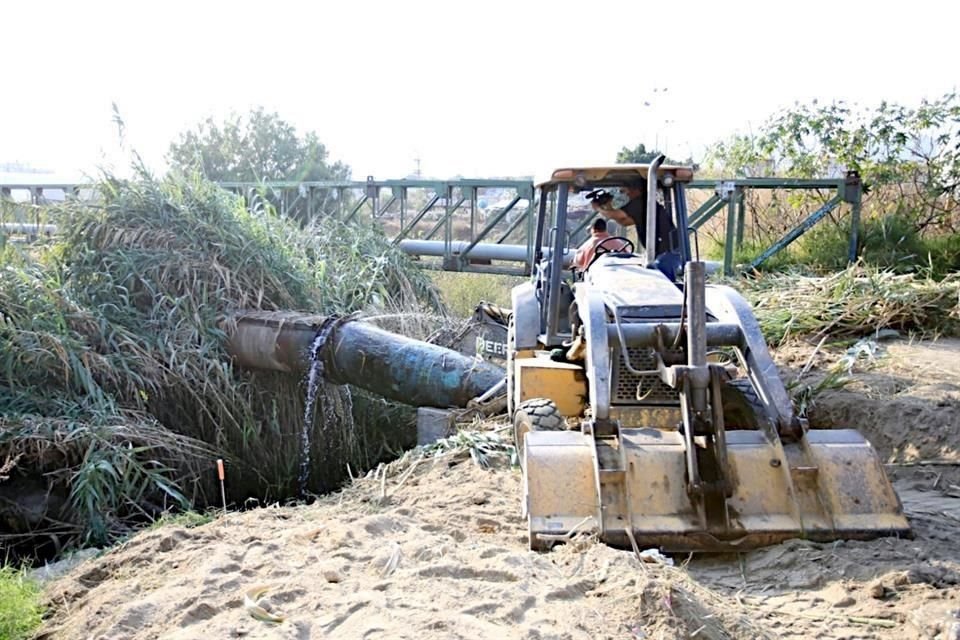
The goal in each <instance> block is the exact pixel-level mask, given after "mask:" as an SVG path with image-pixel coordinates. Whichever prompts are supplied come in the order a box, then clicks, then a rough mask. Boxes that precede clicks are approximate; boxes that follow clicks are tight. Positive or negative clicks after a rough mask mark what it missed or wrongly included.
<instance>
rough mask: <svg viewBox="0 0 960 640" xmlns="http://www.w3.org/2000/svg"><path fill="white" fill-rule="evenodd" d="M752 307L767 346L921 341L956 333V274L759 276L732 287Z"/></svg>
mask: <svg viewBox="0 0 960 640" xmlns="http://www.w3.org/2000/svg"><path fill="white" fill-rule="evenodd" d="M733 284H734V286H736V288H737V289H739V290H740V291H741V292H742V293H743V294H744V295H745V296H746V297H747V299H748V300H749V301H750V302H751V304H752V305H753V307H754V312H755V313H756V316H757V319H758V321H759V322H760V327H761V329H762V330H763V333H764V335H765V336H766V338H767V341H768V342H769V343H770V344H773V345H777V344H781V343H783V342H785V341H787V340H789V339H791V338H809V339H814V340H819V339H820V338H822V337H824V336H829V337H830V338H831V339H833V338H836V339H844V338H859V337H863V336H870V335H874V334H876V333H878V332H879V331H882V330H884V329H892V330H896V331H899V332H902V333H905V334H919V335H923V336H925V337H935V336H939V335H958V334H960V274H953V275H950V276H947V277H946V278H944V279H941V280H936V279H933V278H930V277H928V276H927V275H924V274H904V275H898V274H895V273H892V272H890V271H884V270H880V269H875V268H869V267H864V266H862V265H855V266H851V267H849V268H848V269H845V270H844V271H840V272H838V273H836V274H833V275H830V276H826V277H810V276H805V275H799V274H796V273H780V274H775V273H772V274H758V275H755V276H754V277H749V278H744V279H741V280H738V281H736V282H734V283H733Z"/></svg>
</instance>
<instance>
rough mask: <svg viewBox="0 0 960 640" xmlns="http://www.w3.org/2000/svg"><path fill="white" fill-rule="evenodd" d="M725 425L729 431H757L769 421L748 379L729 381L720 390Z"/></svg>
mask: <svg viewBox="0 0 960 640" xmlns="http://www.w3.org/2000/svg"><path fill="white" fill-rule="evenodd" d="M720 399H721V401H722V402H723V425H724V428H725V429H727V430H728V431H755V430H757V429H760V428H761V427H762V425H763V423H764V422H766V421H767V411H766V408H765V407H764V406H763V402H762V401H761V400H760V396H758V395H757V392H756V391H754V389H753V384H751V383H750V380H748V379H747V378H740V379H738V380H728V381H727V382H725V383H724V384H723V386H722V387H721V388H720Z"/></svg>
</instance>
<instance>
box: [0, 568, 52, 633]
mask: <svg viewBox="0 0 960 640" xmlns="http://www.w3.org/2000/svg"><path fill="white" fill-rule="evenodd" d="M42 616H43V607H42V606H41V605H40V587H39V586H38V585H37V584H36V583H35V582H33V581H32V580H30V579H29V578H28V577H27V575H26V572H25V571H24V570H22V569H15V568H13V567H10V566H2V567H0V638H3V640H27V638H30V637H32V636H33V632H34V631H35V630H36V629H37V627H39V626H40V622H41V618H42Z"/></svg>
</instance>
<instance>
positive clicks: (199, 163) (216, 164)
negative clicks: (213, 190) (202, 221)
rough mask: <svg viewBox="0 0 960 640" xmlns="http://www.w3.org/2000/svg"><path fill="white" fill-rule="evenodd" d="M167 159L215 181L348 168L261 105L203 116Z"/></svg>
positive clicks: (326, 175)
mask: <svg viewBox="0 0 960 640" xmlns="http://www.w3.org/2000/svg"><path fill="white" fill-rule="evenodd" d="M168 160H169V161H170V166H171V167H172V168H173V169H174V170H176V171H180V172H183V173H189V172H191V171H194V170H199V171H200V173H201V175H203V176H204V177H206V178H207V179H208V180H213V181H215V182H223V181H228V182H229V181H234V182H269V181H271V180H299V181H310V180H349V179H350V167H348V166H346V165H344V164H342V163H340V162H330V160H329V158H328V157H327V149H326V147H325V146H324V145H323V144H322V143H321V142H320V139H319V138H318V137H317V134H316V133H314V132H312V131H311V132H309V133H307V134H306V135H304V136H302V137H301V136H300V135H299V134H298V133H297V130H296V128H295V127H294V126H293V125H291V124H290V123H288V122H286V121H285V120H283V119H281V118H280V116H279V114H276V113H267V112H265V111H264V109H263V107H259V108H256V109H253V110H252V111H251V112H250V113H249V114H247V116H246V117H241V116H239V115H233V116H232V117H230V118H228V119H227V120H226V121H225V122H223V123H222V124H218V123H217V122H216V121H214V120H213V118H207V119H206V120H204V121H203V122H201V123H200V124H198V125H197V126H196V127H195V128H193V129H192V130H189V131H185V132H183V133H181V134H180V139H179V140H178V141H177V142H174V143H173V144H171V145H170V152H169V155H168Z"/></svg>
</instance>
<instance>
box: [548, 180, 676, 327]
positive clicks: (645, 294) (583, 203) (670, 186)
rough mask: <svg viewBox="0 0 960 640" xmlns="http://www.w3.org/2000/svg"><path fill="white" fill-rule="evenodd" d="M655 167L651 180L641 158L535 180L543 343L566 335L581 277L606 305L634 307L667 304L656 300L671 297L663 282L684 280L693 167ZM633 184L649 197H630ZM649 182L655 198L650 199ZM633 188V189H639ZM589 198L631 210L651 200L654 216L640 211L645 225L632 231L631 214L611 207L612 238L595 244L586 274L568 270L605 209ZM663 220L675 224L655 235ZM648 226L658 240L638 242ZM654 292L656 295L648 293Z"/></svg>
mask: <svg viewBox="0 0 960 640" xmlns="http://www.w3.org/2000/svg"><path fill="white" fill-rule="evenodd" d="M654 164H657V163H654ZM655 171H656V175H655V177H654V179H651V176H650V175H649V173H650V165H645V164H644V165H640V164H621V165H611V166H605V167H582V168H566V169H557V170H555V171H553V173H552V174H550V176H549V178H547V179H545V180H542V181H540V182H539V183H538V184H537V189H538V190H539V210H538V214H537V226H536V232H535V233H536V235H535V238H534V247H535V249H534V251H535V256H534V258H535V260H534V265H535V268H534V273H533V284H534V286H535V287H536V294H537V298H538V299H539V300H540V310H541V317H540V332H539V333H540V335H541V337H542V343H543V344H545V345H556V344H561V343H562V342H564V341H565V340H569V338H570V337H571V333H570V331H571V328H570V320H569V314H568V310H569V308H570V305H571V304H572V303H573V300H574V290H575V289H576V287H577V284H578V283H579V282H581V281H585V282H587V283H589V284H590V286H592V287H595V288H599V289H602V290H603V291H604V298H605V302H606V303H607V305H608V308H618V307H620V306H623V305H624V304H629V305H634V304H636V303H637V301H638V300H641V299H642V301H643V302H644V303H653V304H655V305H656V304H660V303H664V302H667V301H666V300H659V298H662V297H663V296H665V295H667V296H668V297H670V298H671V300H670V302H673V300H672V298H673V297H674V296H672V295H670V289H669V288H666V292H665V291H664V287H663V284H664V281H669V282H672V283H674V284H676V283H677V281H678V280H680V279H682V270H683V265H684V264H685V263H686V262H687V261H689V260H690V241H689V236H688V233H687V229H688V226H687V209H686V197H685V194H684V186H685V184H686V183H688V182H690V181H691V180H692V179H693V169H692V168H690V167H683V166H673V165H660V166H659V167H657V168H656V169H655ZM638 184H639V185H643V187H644V188H643V191H644V194H645V195H646V198H642V202H630V198H629V196H628V195H627V194H628V193H629V192H631V191H630V189H628V188H629V187H634V188H635V187H637V185H638ZM651 186H654V189H653V191H654V197H653V200H654V202H651V198H650V191H651V188H650V187H651ZM632 193H634V194H636V189H634V190H633V191H632ZM594 200H596V201H598V204H601V205H602V204H604V202H610V206H611V207H612V208H614V209H620V208H621V207H625V206H627V207H628V209H632V210H633V211H637V207H643V210H644V211H647V210H652V209H651V205H653V206H654V207H655V208H656V211H657V212H658V213H657V215H655V216H653V218H654V219H655V221H653V222H651V221H650V217H651V216H648V215H643V217H642V219H641V220H642V221H644V222H646V223H647V224H646V228H644V229H637V228H636V225H635V224H629V225H625V224H623V223H624V222H628V223H633V222H634V219H633V218H632V217H627V216H625V215H623V213H622V212H619V211H618V212H615V213H614V214H612V216H611V217H609V218H608V219H607V224H608V227H609V228H608V231H609V233H610V235H611V238H609V239H608V240H605V241H603V242H602V243H601V244H600V245H598V246H597V247H596V253H595V256H594V258H593V260H592V261H591V262H590V263H589V265H588V266H587V268H586V269H585V270H584V271H583V272H578V271H576V270H574V271H573V272H568V271H567V270H568V269H569V268H570V267H571V265H572V262H573V256H574V251H575V250H576V248H577V247H578V246H579V245H580V244H581V243H582V242H583V241H584V240H585V239H586V238H588V237H589V235H590V232H589V230H590V227H591V224H592V222H593V221H594V220H595V219H596V218H598V217H600V216H601V215H602V214H601V213H599V212H597V211H595V210H594V209H593V207H592V205H591V201H594ZM601 200H602V202H601ZM628 202H629V206H628ZM665 220H669V221H670V226H671V227H672V229H673V230H672V231H671V232H669V233H666V234H663V233H660V234H658V232H657V230H656V229H657V225H658V224H659V225H662V224H663V223H664V222H665ZM631 227H632V229H631ZM650 231H652V232H653V233H654V236H653V237H657V236H658V235H660V237H661V241H660V242H652V243H650V245H651V246H645V245H644V242H643V241H644V240H645V239H646V237H647V234H648V232H650ZM614 238H616V239H617V241H616V242H614V241H613V240H614ZM624 241H626V242H624ZM624 245H625V246H624ZM657 245H659V246H657ZM658 250H659V252H658ZM568 273H569V275H567V274H568ZM627 281H629V282H627ZM675 293H676V298H677V299H682V295H683V294H682V293H681V289H680V287H679V285H678V286H677V289H676V290H675ZM651 295H652V296H653V297H654V298H658V300H653V299H651V298H650V297H649V296H651ZM624 296H627V298H629V299H627V298H625V297H624ZM671 306H672V305H671Z"/></svg>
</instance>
